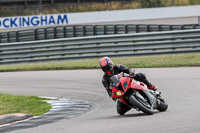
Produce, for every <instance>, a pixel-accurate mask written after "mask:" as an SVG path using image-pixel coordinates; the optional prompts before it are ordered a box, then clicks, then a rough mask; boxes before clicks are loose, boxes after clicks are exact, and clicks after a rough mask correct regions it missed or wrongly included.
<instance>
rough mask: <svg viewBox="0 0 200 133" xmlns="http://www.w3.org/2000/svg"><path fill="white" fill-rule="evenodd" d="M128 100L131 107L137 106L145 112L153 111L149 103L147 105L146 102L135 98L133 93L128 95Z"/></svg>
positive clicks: (150, 112)
mask: <svg viewBox="0 0 200 133" xmlns="http://www.w3.org/2000/svg"><path fill="white" fill-rule="evenodd" d="M129 101H130V104H131V106H132V107H133V108H138V109H139V110H141V111H142V112H144V113H145V114H148V115H152V114H153V113H154V110H153V108H152V107H151V106H150V105H149V104H148V105H147V103H143V102H142V101H139V100H137V99H136V98H135V97H134V96H133V95H130V97H129Z"/></svg>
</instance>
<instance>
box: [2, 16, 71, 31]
mask: <svg viewBox="0 0 200 133" xmlns="http://www.w3.org/2000/svg"><path fill="white" fill-rule="evenodd" d="M63 24H68V18H67V15H66V14H55V15H38V16H21V17H6V18H0V29H5V28H21V27H36V26H49V25H63Z"/></svg>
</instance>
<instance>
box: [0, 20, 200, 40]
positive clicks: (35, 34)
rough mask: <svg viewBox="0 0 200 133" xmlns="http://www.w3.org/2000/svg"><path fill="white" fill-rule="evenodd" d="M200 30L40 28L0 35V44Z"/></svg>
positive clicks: (180, 27) (184, 27) (166, 27)
mask: <svg viewBox="0 0 200 133" xmlns="http://www.w3.org/2000/svg"><path fill="white" fill-rule="evenodd" d="M188 29H199V25H197V24H194V25H129V24H127V25H76V26H63V27H62V26H60V27H50V28H40V29H32V30H23V31H12V32H2V33H0V43H12V42H24V41H35V40H47V39H57V38H71V37H82V36H98V35H113V34H132V33H144V32H157V31H172V30H188Z"/></svg>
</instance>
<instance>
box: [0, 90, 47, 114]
mask: <svg viewBox="0 0 200 133" xmlns="http://www.w3.org/2000/svg"><path fill="white" fill-rule="evenodd" d="M43 100H47V99H46V98H39V97H36V96H15V95H10V94H0V115H4V114H12V113H25V114H32V115H35V116H39V115H42V114H44V113H46V112H48V111H49V110H50V109H51V104H49V103H46V102H44V101H43Z"/></svg>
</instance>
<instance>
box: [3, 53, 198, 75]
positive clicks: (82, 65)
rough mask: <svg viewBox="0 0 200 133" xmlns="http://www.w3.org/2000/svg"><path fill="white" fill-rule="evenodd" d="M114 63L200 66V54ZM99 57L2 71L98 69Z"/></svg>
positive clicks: (7, 67) (140, 66)
mask: <svg viewBox="0 0 200 133" xmlns="http://www.w3.org/2000/svg"><path fill="white" fill-rule="evenodd" d="M112 60H113V62H114V64H123V65H126V66H127V67H132V68H148V67H185V66H200V54H179V55H160V56H142V57H126V58H112ZM98 68H99V59H90V60H79V61H65V62H53V63H33V64H20V65H1V66H0V72H6V71H30V70H33V71H35V70H63V69H98Z"/></svg>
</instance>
